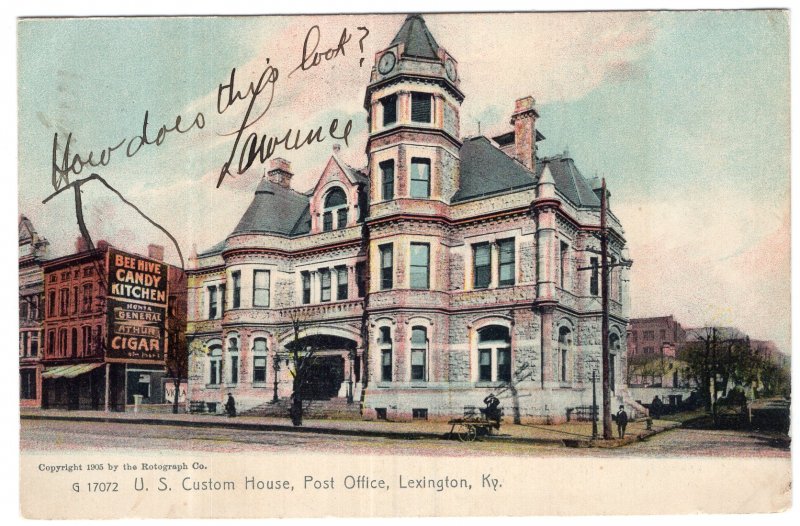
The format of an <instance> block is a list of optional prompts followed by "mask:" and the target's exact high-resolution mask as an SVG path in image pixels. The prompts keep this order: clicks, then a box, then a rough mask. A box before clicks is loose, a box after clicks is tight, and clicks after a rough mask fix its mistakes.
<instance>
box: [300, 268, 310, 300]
mask: <svg viewBox="0 0 800 526" xmlns="http://www.w3.org/2000/svg"><path fill="white" fill-rule="evenodd" d="M300 279H301V280H302V281H303V305H306V304H308V303H311V274H310V273H309V272H301V273H300Z"/></svg>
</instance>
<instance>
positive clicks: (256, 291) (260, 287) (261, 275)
mask: <svg viewBox="0 0 800 526" xmlns="http://www.w3.org/2000/svg"><path fill="white" fill-rule="evenodd" d="M253 307H269V270H254V271H253Z"/></svg>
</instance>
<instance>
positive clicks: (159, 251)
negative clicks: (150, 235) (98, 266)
mask: <svg viewBox="0 0 800 526" xmlns="http://www.w3.org/2000/svg"><path fill="white" fill-rule="evenodd" d="M147 257H149V258H150V259H155V260H156V261H164V247H163V245H154V244H152V243H151V244H149V245H147Z"/></svg>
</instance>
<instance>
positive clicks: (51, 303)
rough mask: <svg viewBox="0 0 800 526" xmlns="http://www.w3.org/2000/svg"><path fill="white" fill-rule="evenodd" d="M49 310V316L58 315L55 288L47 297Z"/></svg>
mask: <svg viewBox="0 0 800 526" xmlns="http://www.w3.org/2000/svg"><path fill="white" fill-rule="evenodd" d="M53 277H55V275H54V276H53ZM47 312H48V316H51V317H53V316H55V315H56V291H54V290H51V291H50V294H49V295H48V297H47Z"/></svg>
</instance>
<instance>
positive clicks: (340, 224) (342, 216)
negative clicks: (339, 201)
mask: <svg viewBox="0 0 800 526" xmlns="http://www.w3.org/2000/svg"><path fill="white" fill-rule="evenodd" d="M346 226H347V208H340V209H339V210H337V211H336V228H337V229H339V230H341V229H342V228H345V227H346Z"/></svg>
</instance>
